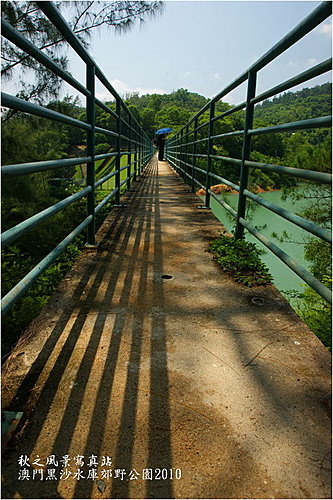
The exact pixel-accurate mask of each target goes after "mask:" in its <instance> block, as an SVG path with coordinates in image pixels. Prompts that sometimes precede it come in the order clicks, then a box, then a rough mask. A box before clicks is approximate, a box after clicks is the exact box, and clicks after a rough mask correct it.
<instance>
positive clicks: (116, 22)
mask: <svg viewBox="0 0 333 500" xmlns="http://www.w3.org/2000/svg"><path fill="white" fill-rule="evenodd" d="M56 6H57V8H58V9H59V10H60V11H61V12H62V13H63V14H65V17H66V19H68V23H69V25H70V26H71V28H72V30H73V31H74V33H75V34H76V35H77V36H78V38H79V39H80V40H81V42H82V43H83V44H84V45H85V46H88V41H89V39H90V37H91V33H92V31H93V30H94V31H96V30H98V29H101V28H102V27H107V28H111V29H113V30H115V31H117V32H124V31H128V30H129V29H131V28H132V27H133V26H134V24H135V23H136V22H140V23H143V22H145V21H146V20H147V19H149V18H152V17H154V16H156V15H158V14H160V13H161V12H162V10H163V2H161V1H159V0H158V1H141V0H140V1H118V0H114V1H110V2H101V1H90V2H83V1H74V2H64V1H61V2H56ZM1 7H2V16H3V18H4V19H5V20H6V21H7V22H9V23H10V24H11V25H12V26H13V27H14V28H15V29H16V30H18V31H19V32H20V33H21V34H22V35H24V36H25V37H26V38H27V39H28V40H30V41H31V42H33V43H34V44H35V45H36V46H37V47H38V48H39V49H41V50H43V51H44V52H45V53H46V54H47V55H48V56H49V57H51V59H53V60H54V61H55V62H57V63H58V64H59V65H60V66H61V67H62V68H64V69H67V67H68V60H67V57H66V56H65V54H64V49H65V44H66V42H65V40H64V39H63V37H62V36H61V34H60V33H59V32H58V30H57V29H56V28H55V27H54V26H53V24H52V23H51V22H50V21H49V20H48V19H47V17H46V16H45V15H44V14H43V12H42V11H41V10H40V9H39V8H38V5H37V2H29V1H8V0H7V1H3V2H1ZM27 72H30V73H31V72H32V74H33V75H34V80H33V81H32V82H31V83H27V78H26V73H27ZM14 73H15V77H16V79H17V81H19V90H18V93H17V95H18V96H19V97H22V98H24V99H33V100H35V101H37V102H43V100H45V99H48V98H50V97H57V95H58V93H59V89H60V85H61V81H60V80H59V78H58V77H56V75H54V74H53V73H52V72H51V71H49V70H47V69H46V68H45V67H44V66H42V65H41V64H40V63H39V62H37V61H35V60H33V59H32V58H31V57H29V56H27V54H26V53H25V52H23V51H21V50H20V49H18V48H17V47H16V46H14V45H12V44H11V43H10V42H8V40H6V39H5V40H3V43H2V69H1V76H2V78H3V79H4V81H6V80H9V79H11V78H13V76H14ZM16 73H19V74H18V75H17V74H16Z"/></svg>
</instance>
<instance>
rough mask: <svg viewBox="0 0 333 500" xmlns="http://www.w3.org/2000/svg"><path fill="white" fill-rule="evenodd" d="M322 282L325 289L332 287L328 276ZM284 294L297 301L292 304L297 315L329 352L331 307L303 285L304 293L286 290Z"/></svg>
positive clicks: (330, 347)
mask: <svg viewBox="0 0 333 500" xmlns="http://www.w3.org/2000/svg"><path fill="white" fill-rule="evenodd" d="M322 281H323V283H324V284H325V285H326V286H327V287H329V288H331V287H332V286H331V285H332V280H331V279H330V277H329V276H324V278H322ZM284 293H285V295H286V297H287V298H293V299H297V301H296V304H294V308H295V310H296V312H297V314H299V316H300V317H301V318H302V319H303V320H304V321H305V323H306V324H307V325H308V327H309V328H310V329H311V330H312V331H313V333H315V334H316V335H317V337H318V338H319V340H321V342H322V343H323V344H324V345H325V346H326V347H327V349H328V350H329V351H331V350H332V306H331V305H330V304H329V303H328V302H326V300H324V299H322V298H321V297H320V296H319V295H318V294H317V293H316V292H315V291H314V290H313V289H312V288H310V287H309V286H307V285H304V292H296V291H291V290H288V291H286V292H284Z"/></svg>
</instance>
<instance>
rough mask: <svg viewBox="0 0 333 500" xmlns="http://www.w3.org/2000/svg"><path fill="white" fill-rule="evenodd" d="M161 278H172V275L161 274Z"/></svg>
mask: <svg viewBox="0 0 333 500" xmlns="http://www.w3.org/2000/svg"><path fill="white" fill-rule="evenodd" d="M161 278H162V280H172V279H173V276H172V274H162V276H161Z"/></svg>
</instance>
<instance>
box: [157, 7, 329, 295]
mask: <svg viewBox="0 0 333 500" xmlns="http://www.w3.org/2000/svg"><path fill="white" fill-rule="evenodd" d="M330 15H331V2H323V3H322V4H320V5H319V6H318V7H317V8H316V9H315V10H314V11H313V12H312V13H311V14H310V15H309V16H307V17H306V18H305V19H304V20H303V21H302V22H300V23H299V24H298V25H297V26H296V27H295V28H294V29H293V30H292V31H290V32H289V33H288V34H287V35H286V36H285V37H283V38H282V39H281V40H280V41H279V42H278V43H277V44H275V45H274V46H273V47H272V49H270V50H269V51H268V52H266V53H265V54H264V55H263V56H262V57H261V58H260V59H258V60H257V61H256V62H255V63H254V64H252V66H250V67H249V68H248V69H247V70H246V71H245V72H244V73H243V74H241V75H240V76H238V77H237V78H236V79H235V80H234V81H233V82H231V83H230V84H229V85H227V86H226V87H225V88H224V89H223V90H222V91H221V92H219V93H218V94H217V95H216V96H215V97H213V99H211V100H210V101H209V102H207V103H206V104H205V105H204V106H203V107H202V108H201V109H200V110H199V111H198V112H197V113H196V114H195V115H194V116H193V117H192V118H191V119H190V120H189V121H188V122H187V123H186V124H185V125H184V126H183V127H182V128H181V129H180V130H179V131H178V132H177V133H176V134H175V135H174V136H173V137H171V138H170V139H169V140H168V141H167V145H166V157H167V159H168V160H169V161H170V162H171V164H172V166H173V167H174V168H175V170H176V172H179V174H180V175H181V176H182V177H183V178H184V180H185V181H186V182H188V183H189V184H190V185H191V187H192V190H193V189H194V185H195V184H197V185H200V186H201V187H202V188H203V189H204V190H205V192H206V194H205V204H206V206H207V207H209V200H210V197H213V198H214V199H215V200H216V201H217V202H218V203H219V204H220V205H222V206H223V207H224V208H225V209H226V210H228V212H229V213H230V214H232V215H233V216H234V217H235V219H236V221H237V225H236V230H235V238H241V237H242V236H243V230H244V228H246V229H247V230H248V231H250V232H251V233H252V234H253V235H254V236H256V237H257V238H258V239H259V240H260V241H262V242H263V243H264V244H265V245H266V246H267V247H268V248H270V249H271V250H272V251H273V253H275V254H276V255H277V256H278V257H280V259H281V260H282V262H284V263H286V264H287V265H288V266H289V267H290V268H291V269H292V270H293V271H294V272H296V274H298V275H299V276H300V277H301V278H302V279H304V281H305V282H306V283H308V284H309V285H310V286H312V287H313V288H314V290H315V291H317V293H319V294H320V295H321V296H322V297H324V298H325V300H330V290H329V289H328V288H327V287H325V286H324V285H323V284H321V283H320V282H319V281H318V280H316V279H315V278H314V277H311V274H310V273H308V272H307V271H306V270H305V269H304V268H302V267H301V266H299V265H297V263H295V261H294V260H293V259H291V258H290V257H289V256H287V254H286V253H285V252H283V251H282V250H281V249H279V248H278V247H277V245H275V244H274V243H272V242H270V241H269V240H268V239H267V238H266V237H265V236H263V235H260V233H259V232H258V231H257V230H256V229H255V228H253V227H252V226H251V224H249V222H248V221H246V220H245V213H246V201H247V200H248V199H250V200H252V201H253V202H255V203H257V204H259V205H261V206H263V207H264V208H267V209H269V210H270V211H272V212H273V213H275V214H277V215H278V216H280V217H282V218H283V219H286V220H287V221H289V222H292V223H293V224H295V225H297V226H298V227H300V228H301V229H303V230H305V231H306V232H307V233H308V234H310V235H314V236H316V237H318V238H321V239H322V240H324V241H325V242H331V232H330V231H329V230H328V229H326V228H323V227H320V226H318V225H317V224H315V223H313V222H312V221H309V220H307V219H305V218H304V217H301V216H299V215H296V214H293V213H292V212H291V211H289V210H286V209H283V208H282V207H280V206H278V205H276V204H273V203H270V202H269V201H267V200H265V199H264V198H262V197H260V196H258V195H256V194H255V193H252V192H251V191H250V190H249V189H248V188H247V184H248V179H249V173H250V170H251V169H260V170H263V171H267V172H275V173H278V174H280V175H288V176H291V177H295V178H298V179H302V180H306V181H310V182H316V183H322V184H326V185H330V184H331V183H332V176H331V174H329V173H327V172H321V171H318V172H317V171H314V170H307V169H304V168H294V167H287V166H284V165H274V164H270V163H263V162H255V161H250V158H251V139H252V137H255V136H260V135H265V134H273V133H286V132H293V131H302V130H311V129H319V128H330V127H331V125H332V117H331V116H321V117H312V118H309V119H304V120H300V121H295V122H289V123H279V124H271V125H269V126H266V127H260V126H259V127H258V128H255V127H254V106H255V105H256V104H257V103H260V102H262V101H263V100H265V99H269V98H270V97H272V96H275V95H277V94H279V93H281V92H284V91H286V90H288V89H290V88H292V87H295V86H296V85H299V84H302V83H304V82H306V81H308V80H310V79H312V78H315V77H317V76H319V75H322V74H323V73H325V72H327V71H330V70H331V68H332V60H331V59H327V60H325V61H323V62H321V63H318V64H316V65H314V66H313V67H312V68H309V69H307V70H306V71H303V72H301V73H299V74H297V75H295V76H294V77H292V78H289V79H288V80H285V81H283V82H281V83H279V84H277V85H275V86H274V87H272V88H270V89H268V90H266V91H264V92H262V93H261V94H259V95H256V84H257V74H258V72H259V71H260V70H261V69H262V68H264V67H266V66H267V65H268V64H269V63H271V62H272V61H273V60H274V59H276V58H277V57H278V56H279V55H281V54H283V53H284V52H285V51H286V50H287V49H289V48H290V47H291V46H293V45H294V44H295V43H296V42H298V41H299V40H301V39H302V38H303V37H304V36H305V35H306V34H308V33H309V32H310V31H311V30H313V29H314V28H315V27H316V26H318V25H319V24H320V23H321V22H323V21H324V20H325V19H326V18H327V17H328V16H330ZM243 83H247V97H246V101H244V102H242V103H240V104H238V105H236V106H234V107H232V108H229V109H227V110H226V111H224V112H223V113H220V114H218V115H216V114H215V107H214V106H215V104H216V103H217V102H218V101H219V100H221V99H222V98H223V97H224V96H226V95H227V94H229V93H230V92H231V91H232V90H235V89H236V88H237V87H239V86H240V85H242V84H243ZM241 110H244V113H242V115H240V116H239V119H242V120H243V123H244V128H243V130H234V131H230V132H224V133H216V132H215V134H214V133H213V126H212V125H213V124H214V123H218V121H219V120H221V119H223V118H224V117H226V116H228V115H231V114H233V113H236V112H237V111H241ZM208 111H209V119H208V117H207V116H206V114H207V113H208ZM313 114H314V113H313ZM199 119H201V120H200V121H202V122H203V123H199ZM237 128H240V125H238V126H237ZM206 129H207V132H206ZM215 130H216V129H215ZM199 131H201V133H200V136H199V137H198V136H197V133H198V132H199ZM205 134H206V135H205ZM233 136H234V137H237V136H238V137H242V141H243V146H242V150H241V152H240V155H239V158H233V157H229V156H224V155H219V154H214V153H215V152H214V146H216V147H219V146H220V145H219V143H218V141H219V140H220V139H222V140H223V138H227V137H233ZM192 137H193V140H192ZM199 144H201V146H200V149H199V148H197V145H199ZM206 144H207V146H206ZM235 147H237V143H235V144H234V146H233V148H235ZM203 150H206V151H205V152H204V151H203ZM199 159H201V161H200V163H199ZM213 160H214V163H212V161H213ZM217 161H218V162H221V163H220V164H217V163H215V162H217ZM197 163H199V165H200V167H202V166H203V164H205V168H200V167H198V166H197ZM225 164H231V165H234V166H235V167H238V168H237V169H235V171H234V172H235V173H234V174H233V175H235V174H236V172H237V173H238V172H239V171H240V180H239V185H237V184H235V183H234V182H231V181H229V180H228V179H225V178H224V177H223V176H220V175H217V173H214V172H212V168H213V169H214V168H215V166H216V168H221V167H222V168H224V167H225ZM197 175H200V177H199V178H201V179H202V178H204V177H205V178H206V186H204V185H203V184H202V183H200V182H199V181H198V179H197V178H196V176H197ZM213 179H215V180H218V181H220V182H221V183H224V184H226V185H227V186H229V187H231V188H233V189H234V190H235V191H237V192H238V209H237V211H236V210H234V209H233V208H232V207H230V206H229V205H228V204H227V203H226V201H225V200H224V199H223V197H219V196H217V195H216V194H215V193H214V192H213V191H212V190H211V188H210V187H209V185H210V182H212V180H213Z"/></svg>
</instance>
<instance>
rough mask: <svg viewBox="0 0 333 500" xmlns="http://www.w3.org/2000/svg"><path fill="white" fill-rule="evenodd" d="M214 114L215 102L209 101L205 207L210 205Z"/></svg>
mask: <svg viewBox="0 0 333 500" xmlns="http://www.w3.org/2000/svg"><path fill="white" fill-rule="evenodd" d="M214 114H215V102H211V103H210V106H209V125H208V145H207V155H208V158H207V174H206V199H205V205H206V207H207V208H209V205H210V194H209V188H210V185H211V180H210V175H209V174H210V172H211V170H212V157H211V155H212V154H213V140H212V135H214V134H213V129H214V122H213V118H214Z"/></svg>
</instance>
